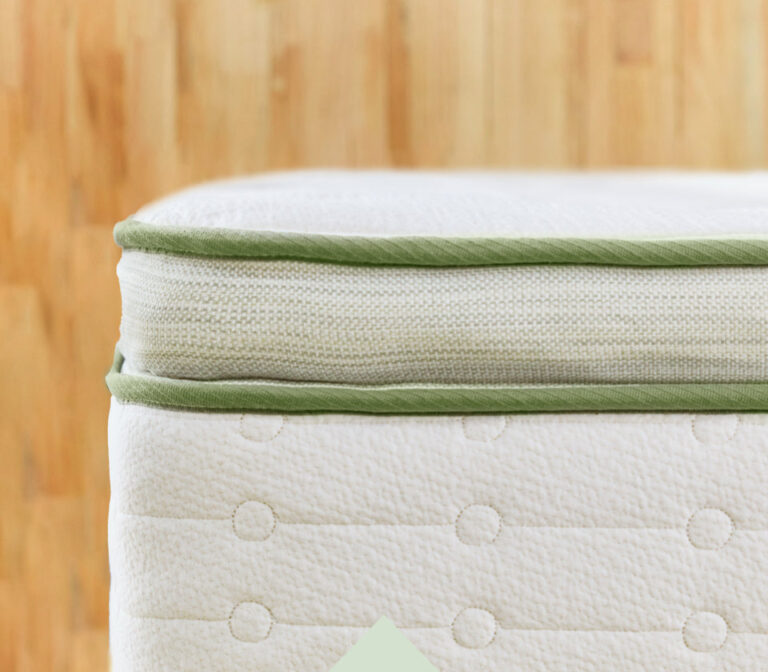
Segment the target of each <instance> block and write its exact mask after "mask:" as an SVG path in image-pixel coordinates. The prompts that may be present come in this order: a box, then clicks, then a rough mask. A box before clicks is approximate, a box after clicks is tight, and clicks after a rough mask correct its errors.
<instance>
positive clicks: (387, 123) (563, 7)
mask: <svg viewBox="0 0 768 672" xmlns="http://www.w3.org/2000/svg"><path fill="white" fill-rule="evenodd" d="M766 163H768V0H322V1H321V0H226V1H221V0H100V1H99V2H88V1H86V0H0V344H1V346H2V347H1V349H0V670H4V671H5V670H9V671H10V670H14V671H16V670H23V671H24V672H46V671H49V670H50V671H54V670H56V671H58V670H67V671H69V670H77V671H85V670H87V671H88V672H93V671H100V670H105V669H106V666H107V597H108V585H109V584H108V566H107V558H106V541H107V538H106V514H107V504H108V496H109V488H108V482H107V449H106V415H107V405H108V398H107V392H106V389H105V387H104V384H103V382H102V377H103V374H104V373H105V370H106V368H107V366H108V364H109V361H110V356H111V352H112V348H113V345H114V342H115V340H116V338H117V329H118V319H119V312H120V308H119V296H118V290H117V285H116V282H115V276H114V265H115V263H116V261H117V257H118V252H117V250H116V249H115V247H114V246H113V244H112V241H111V231H110V229H111V226H112V224H113V223H114V222H115V221H116V220H118V219H120V218H122V217H125V216H126V215H128V214H129V213H130V212H131V211H132V210H134V209H135V208H136V207H137V206H139V205H140V204H142V203H143V202H145V201H147V200H149V199H151V198H154V197H156V196H158V195H160V194H162V193H163V192H167V191H168V190H170V189H173V188H176V187H179V186H181V185H184V184H187V183H189V182H192V181H196V180H201V179H205V178H210V177H214V176H221V175H226V174H231V173H243V172H252V171H259V170H265V169H273V168H287V167H292V166H306V165H310V166H324V165H351V166H378V165H395V166H462V165H471V166H479V165H493V166H507V165H509V166H536V167H579V168H581V167H588V168H599V167H606V166H614V165H622V166H636V165H669V166H690V167H697V168H726V169H736V168H754V167H759V166H764V165H766Z"/></svg>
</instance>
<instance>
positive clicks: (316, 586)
mask: <svg viewBox="0 0 768 672" xmlns="http://www.w3.org/2000/svg"><path fill="white" fill-rule="evenodd" d="M109 443H110V472H111V479H112V502H111V511H110V564H111V568H112V574H113V587H112V595H111V614H112V623H111V639H112V651H113V659H114V669H115V670H116V672H123V671H125V672H128V671H133V670H142V672H154V671H155V670H158V671H159V670H166V669H180V670H197V669H211V670H221V671H222V672H228V671H229V670H233V671H234V670H243V669H259V670H282V671H286V670H287V671H291V670H297V671H298V670H318V671H320V670H327V669H329V668H330V667H331V666H332V664H333V663H335V661H336V660H338V659H339V658H340V657H341V656H342V655H343V653H344V652H345V651H347V650H348V649H349V647H350V646H351V645H352V644H353V643H354V642H355V641H356V640H357V639H358V638H359V637H360V636H361V635H362V634H363V633H364V632H365V631H366V630H367V628H369V627H370V626H371V625H372V624H373V623H374V622H375V621H376V620H377V619H378V618H379V617H380V616H382V615H386V616H388V617H389V618H391V619H392V620H393V621H394V622H395V624H396V625H397V626H398V627H399V628H400V629H401V630H402V632H403V633H404V634H405V635H406V636H407V637H408V638H409V639H411V641H413V642H414V643H415V644H416V645H417V647H418V648H419V649H420V650H421V651H422V652H423V653H424V654H425V655H426V656H427V657H428V658H429V659H430V660H431V661H432V662H433V663H434V664H435V665H437V666H438V667H439V668H440V669H442V670H444V671H445V672H459V671H462V672H463V671H464V670H467V671H468V670H476V669H511V670H534V671H537V670H541V671H544V670H551V669H565V668H567V669H573V670H577V671H579V670H583V671H584V672H586V670H615V669H622V670H629V671H630V672H632V671H634V670H637V671H639V670H647V669H665V670H681V671H682V670H690V669H697V670H713V671H714V670H744V671H750V670H758V669H760V668H759V664H760V661H764V660H765V659H766V655H768V634H766V633H768V581H766V578H765V577H766V576H768V494H766V489H765V487H764V482H765V477H766V474H768V418H767V417H766V416H765V415H742V416H736V415H699V416H695V415H687V414H644V415H642V414H638V415H634V414H633V415H629V414H627V415H608V414H588V415H587V414H584V415H574V414H571V415H532V416H509V417H505V416H485V417H482V416H481V417H468V418H460V417H421V418H415V417H410V418H406V417H393V418H375V417H367V416H344V415H318V416H278V415H266V414H245V415H237V414H217V413H189V412H181V411H172V410H161V409H154V408H147V407H142V406H138V405H129V404H122V403H120V402H117V401H115V400H113V403H112V409H111V412H110V428H109Z"/></svg>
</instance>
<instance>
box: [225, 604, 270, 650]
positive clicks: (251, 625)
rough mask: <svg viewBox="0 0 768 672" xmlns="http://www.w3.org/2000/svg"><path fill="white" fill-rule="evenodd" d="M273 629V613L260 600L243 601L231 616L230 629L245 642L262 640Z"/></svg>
mask: <svg viewBox="0 0 768 672" xmlns="http://www.w3.org/2000/svg"><path fill="white" fill-rule="evenodd" d="M271 630H272V614H271V613H270V611H269V609H267V608H266V607H265V606H264V605H263V604H259V603H258V602H241V603H240V604H238V605H237V606H236V607H235V608H234V609H233V610H232V613H231V614H230V616H229V631H230V632H231V633H232V636H233V637H235V638H236V639H239V640H241V641H243V642H261V641H263V640H265V639H266V638H267V637H269V633H270V632H271Z"/></svg>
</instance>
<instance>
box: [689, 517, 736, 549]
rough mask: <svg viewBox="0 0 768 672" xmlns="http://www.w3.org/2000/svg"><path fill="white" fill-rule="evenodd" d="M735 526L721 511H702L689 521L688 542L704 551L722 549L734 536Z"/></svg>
mask: <svg viewBox="0 0 768 672" xmlns="http://www.w3.org/2000/svg"><path fill="white" fill-rule="evenodd" d="M733 530H734V524H733V520H731V517H730V516H729V515H728V514H727V513H726V512H725V511H721V510H720V509H700V510H699V511H696V513H694V514H693V515H692V516H691V517H690V518H689V519H688V525H687V527H686V531H687V533H688V540H689V541H690V542H691V543H692V544H693V545H694V546H695V547H696V548H701V549H704V550H709V551H712V550H715V549H718V548H722V547H723V546H725V545H726V544H727V543H728V540H729V539H730V538H731V535H732V534H733Z"/></svg>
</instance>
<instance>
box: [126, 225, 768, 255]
mask: <svg viewBox="0 0 768 672" xmlns="http://www.w3.org/2000/svg"><path fill="white" fill-rule="evenodd" d="M115 241H116V242H117V243H118V245H120V246H121V247H123V248H124V249H140V250H147V251H150V252H163V253H170V254H183V255H191V256H201V257H218V258H222V257H223V258H241V259H273V260H274V259H292V260H298V261H308V262H325V263H338V264H363V265H375V266H435V267H446V266H498V265H515V264H593V265H595V264H599V265H610V266H651V267H653V266H656V267H659V266H672V267H681V266H762V265H768V237H749V236H746V237H737V238H659V239H613V238H512V237H498V236H493V237H467V238H462V237H437V236H407V237H406V236H398V237H380V238H377V237H364V236H342V235H322V234H306V233H280V232H273V231H241V230H222V229H189V228H181V227H177V228H173V227H168V226H159V225H156V224H147V223H145V222H140V221H137V220H133V219H127V220H125V221H124V222H120V223H119V224H118V225H117V226H116V227H115Z"/></svg>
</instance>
